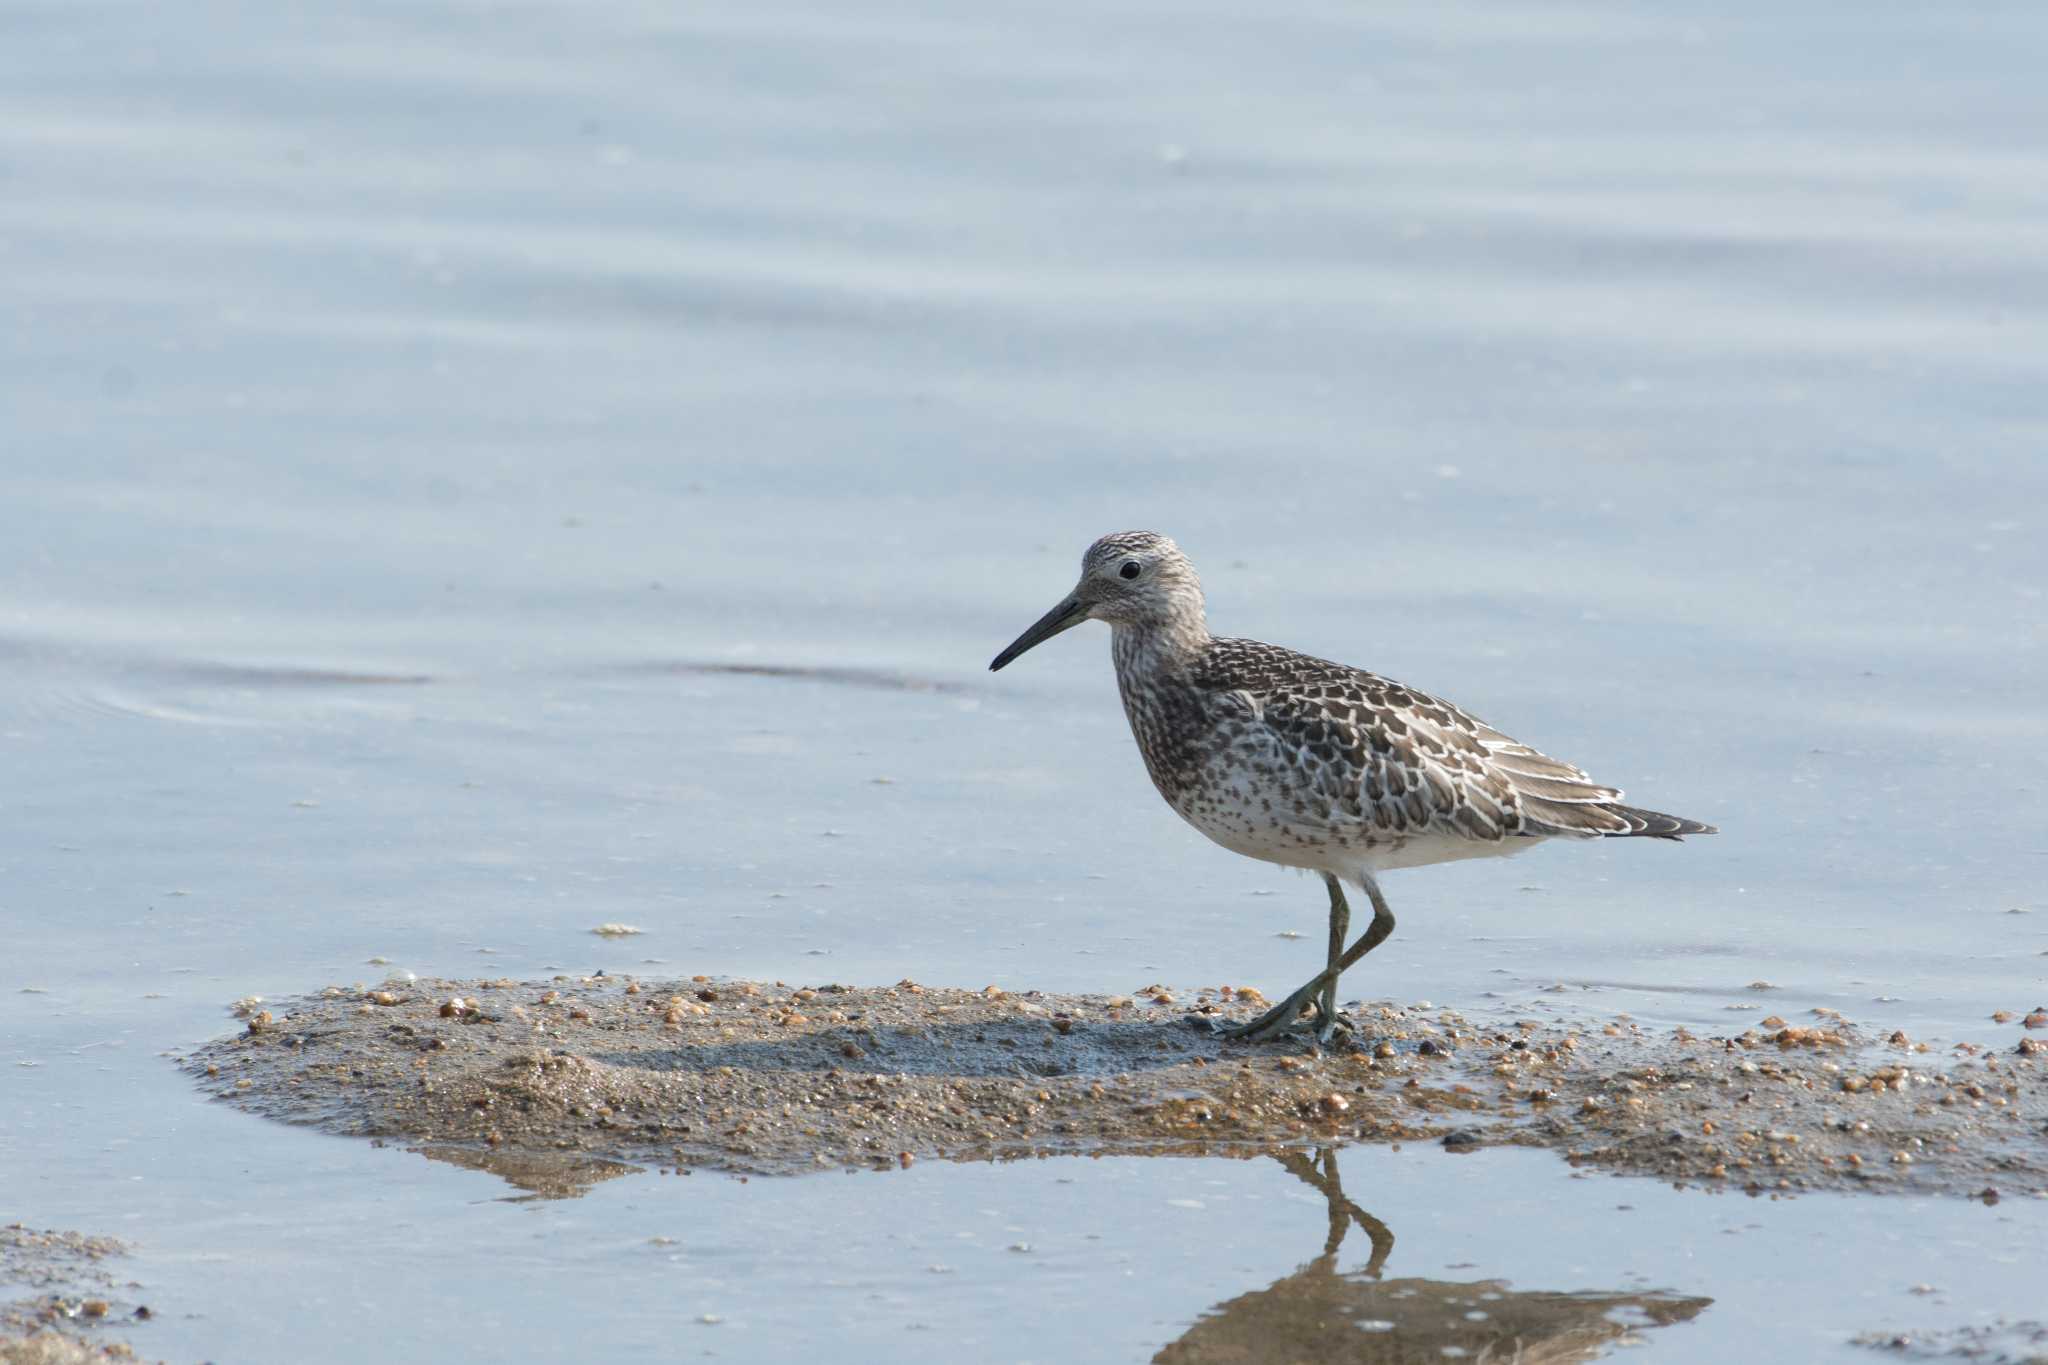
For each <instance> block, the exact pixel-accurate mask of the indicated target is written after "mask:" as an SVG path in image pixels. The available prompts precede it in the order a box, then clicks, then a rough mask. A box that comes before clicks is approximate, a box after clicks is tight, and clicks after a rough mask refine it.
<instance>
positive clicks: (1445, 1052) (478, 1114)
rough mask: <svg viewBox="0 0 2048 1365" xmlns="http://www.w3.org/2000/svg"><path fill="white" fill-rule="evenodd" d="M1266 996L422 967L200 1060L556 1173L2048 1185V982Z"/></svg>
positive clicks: (293, 1105)
mask: <svg viewBox="0 0 2048 1365" xmlns="http://www.w3.org/2000/svg"><path fill="white" fill-rule="evenodd" d="M1265 1004H1266V1002H1265V1000H1264V999H1263V998H1262V997H1261V996H1260V995H1259V994H1258V992H1256V991H1252V990H1241V989H1235V988H1232V987H1228V986H1219V987H1212V988H1207V989H1196V990H1178V991H1176V990H1170V989H1168V988H1165V987H1161V986H1154V987H1151V988H1148V989H1147V990H1145V991H1142V992H1137V993H1134V994H1132V995H1129V996H1101V995H1056V994H1050V993H1042V992H1037V991H1026V992H1021V993H1019V992H1007V991H1003V990H999V989H997V988H994V987H989V988H987V989H985V990H981V991H972V990H957V989H943V988H938V987H931V986H923V985H919V984H917V983H915V982H911V981H903V982H900V983H898V984H896V985H894V986H887V987H847V986H841V985H835V984H823V985H816V986H792V985H789V984H786V983H782V982H773V983H768V982H753V981H733V980H724V979H714V978H710V977H693V978H688V979H680V980H653V979H648V980H639V979H630V978H626V977H617V976H583V977H566V976H565V977H557V978H554V979H552V980H547V981H513V980H490V981H448V980H433V981H428V980H419V981H413V982H402V983H401V982H393V983H387V984H385V985H383V986H379V987H374V988H362V987H340V986H335V987H329V988H327V989H325V990H323V991H321V992H319V993H317V994H314V995H309V996H305V997H299V998H291V999H282V1000H276V1001H270V1002H261V1001H255V1000H251V1001H246V1002H244V1003H243V1004H242V1005H241V1006H240V1007H239V1009H238V1013H240V1014H241V1015H242V1016H243V1018H244V1021H245V1023H244V1027H243V1028H242V1030H241V1031H240V1032H239V1033H236V1034H233V1035H230V1036H226V1037H222V1038H220V1039H218V1040H216V1041H213V1042H211V1043H208V1044H207V1045H205V1046H203V1047H201V1048H199V1049H198V1050H196V1051H194V1052H193V1053H191V1054H189V1055H188V1056H187V1057H185V1058H184V1059H183V1065H184V1066H185V1067H186V1068H187V1069H188V1071H189V1072H190V1074H191V1075H192V1076H193V1077H194V1078H195V1079H196V1080H197V1081H198V1082H199V1083H200V1084H201V1085H202V1086H203V1087H204V1088H205V1089H206V1090H207V1091H208V1092H209V1093H211V1094H213V1095H215V1096H216V1097H218V1098H220V1099H222V1100H225V1101H227V1102H229V1103H232V1104H234V1105H236V1106H238V1107H241V1108H243V1109H246V1110H249V1111H251V1112H253V1113H257V1114H262V1115H265V1116H267V1117H270V1118H274V1119H279V1120H282V1121H285V1122H289V1123H295V1124H304V1125H309V1126H313V1127H317V1128H320V1129H322V1130H325V1131H328V1132H334V1133H343V1134H354V1135H359V1136H363V1137H370V1138H377V1139H382V1140H386V1141H393V1142H399V1143H403V1144H406V1145H409V1146H413V1147H416V1148H418V1149H420V1150H422V1151H424V1152H426V1153H427V1154H428V1155H431V1156H435V1157H437V1158H439V1159H443V1160H452V1161H456V1162H459V1163H461V1164H464V1165H470V1166H476V1167H480V1168H483V1169H487V1170H491V1171H495V1172H497V1173H498V1174H500V1175H502V1176H504V1177H505V1178H507V1179H508V1180H511V1181H512V1182H514V1183H515V1184H518V1185H520V1186H522V1187H524V1188H529V1189H533V1190H537V1191H542V1192H546V1193H553V1194H572V1193H575V1192H577V1191H578V1190H579V1189H581V1188H584V1187H587V1186H588V1185H589V1184H590V1183H592V1182H593V1181H596V1180H601V1179H604V1178H607V1177H609V1176H611V1175H616V1174H623V1173H625V1172H627V1171H630V1170H633V1169H636V1168H647V1167H654V1168H661V1169H665V1170H676V1171H688V1170H693V1169H700V1168H705V1169H712V1170H719V1171H727V1172H735V1173H742V1174H763V1175H768V1174H774V1175H784V1174H794V1173H798V1172H803V1171H808V1170H815V1169H819V1168H834V1169H837V1168H847V1167H874V1168H888V1167H892V1166H902V1165H907V1164H909V1163H911V1162H914V1161H920V1160H929V1159H945V1160H965V1161H988V1160H1010V1159H1015V1158H1021V1157H1030V1156H1048V1155H1056V1154H1080V1155H1088V1154H1148V1153H1149V1154H1162V1155H1167V1154H1183V1155H1231V1154H1249V1153H1253V1152H1260V1151H1268V1150H1272V1149H1274V1148H1280V1147H1289V1146H1302V1145H1305V1144H1311V1143H1313V1144H1317V1145H1324V1146H1327V1145H1332V1144H1343V1143H1351V1142H1419V1141H1426V1142H1434V1143H1438V1144H1441V1145H1442V1146H1443V1147H1444V1149H1445V1150H1446V1152H1447V1153H1453V1154H1454V1153H1457V1152H1461V1151H1469V1150H1473V1149H1476V1148H1478V1147H1482V1146H1489V1145H1497V1144H1518V1145H1525V1146H1537V1147H1545V1148H1550V1149H1552V1150H1555V1151H1557V1152H1559V1153H1561V1154H1563V1155H1564V1156H1565V1157H1566V1158H1568V1159H1569V1160H1571V1161H1573V1162H1574V1163H1579V1164H1587V1165H1592V1166H1597V1167H1602V1168H1605V1169H1609V1170H1613V1171H1616V1172H1621V1173H1627V1174H1644V1175H1655V1176H1659V1177H1663V1178H1666V1179H1670V1180H1674V1181H1680V1182H1685V1183H1691V1184H1698V1185H1703V1186H1726V1187H1730V1188H1738V1189H1744V1190H1749V1191H1751V1192H1779V1191H1796V1190H1813V1189H1837V1190H1863V1191H1870V1192H1878V1193H1886V1192H1902V1191H1911V1192H1916V1193H1923V1194H1924V1193H1939V1194H1944V1195H1955V1196H1967V1197H1975V1198H1983V1199H1988V1200H1996V1199H1999V1198H2003V1197H2009V1196H2014V1195H2048V1044H2044V1042H2043V1041H2042V1040H2041V1035H2040V1033H2039V1032H2038V1031H2037V1030H2038V1027H2039V1025H2041V1024H2043V1023H2048V1018H2044V1016H2042V1015H2041V1013H2040V1012H2038V1011H2036V1012H2034V1013H2033V1014H2028V1015H2024V1017H2022V1014H2021V1012H2017V1011H2015V1012H2011V1013H2010V1015H2009V1018H2008V1022H2009V1023H2010V1024H2011V1029H2010V1039H2009V1040H2008V1041H2000V1042H1998V1043H1996V1044H1984V1043H1969V1042H1960V1043H1954V1044H1949V1045H1944V1044H1941V1043H1938V1042H1935V1041H1931V1040H1915V1039H1911V1038H1908V1037H1906V1036H1905V1035H1904V1034H1903V1033H1898V1032H1893V1033H1890V1034H1885V1035H1878V1034H1876V1033H1871V1032H1866V1031H1864V1030H1861V1029H1859V1028H1858V1027H1857V1026H1856V1024H1855V1023H1854V1022H1853V1021H1851V1020H1848V1019H1846V1018H1843V1017H1842V1016H1841V1015H1839V1014H1837V1013H1835V1012H1834V1011H1831V1010H1825V1009H1822V1010H1814V1011H1808V1012H1805V1013H1804V1014H1803V1015H1799V1016H1797V1017H1795V1016H1794V1013H1793V1011H1791V1010H1789V1009H1786V1010H1781V1011H1779V1013H1777V1014H1773V1015H1771V1016H1769V1017H1767V1018H1765V1019H1764V1020H1763V1021H1761V1023H1760V1024H1759V1025H1758V1026H1755V1027H1750V1028H1745V1029H1744V1030H1742V1031H1741V1032H1739V1033H1734V1034H1729V1035H1725V1036H1706V1035H1704V1034H1701V1033H1696V1032H1692V1031H1688V1030H1686V1029H1683V1028H1678V1029H1657V1030H1652V1029H1646V1028H1644V1027H1641V1026H1639V1025H1638V1024H1636V1023H1635V1022H1634V1021H1632V1020H1630V1019H1628V1018H1627V1017H1625V1016H1623V1017H1618V1018H1610V1019H1600V1018H1597V1017H1584V1018H1574V1017H1570V1016H1569V1015H1561V1016H1553V1017H1548V1018H1530V1017H1526V1016H1523V1017H1516V1016H1513V1015H1510V1014H1505V1013H1504V1014H1501V1015H1499V1016H1489V1015H1485V1014H1481V1013H1473V1012H1462V1011H1454V1010H1447V1009H1437V1008H1433V1007H1423V1006H1416V1005H1399V1004H1394V1003H1368V1004H1362V1005H1358V1006H1355V1007H1354V1008H1353V1018H1354V1019H1355V1021H1356V1024H1357V1027H1356V1029H1355V1030H1354V1032H1353V1033H1351V1034H1350V1035H1348V1036H1346V1037H1344V1038H1342V1039H1340V1041H1339V1043H1338V1045H1337V1046H1334V1047H1332V1048H1329V1049H1323V1050H1317V1049H1314V1048H1312V1047H1310V1046H1309V1045H1307V1044H1306V1043H1305V1042H1302V1041H1282V1042H1278V1043H1271V1044H1264V1045H1257V1046H1248V1045H1244V1044H1240V1043H1235V1042H1230V1041H1226V1040H1224V1039H1222V1038H1220V1037H1218V1036H1217V1035H1216V1033H1215V1031H1214V1029H1215V1025H1216V1024H1218V1023H1221V1022H1224V1021H1229V1020H1236V1019H1242V1018H1248V1017H1251V1016H1252V1015H1253V1014H1255V1013H1256V1012H1257V1011H1258V1010H1259V1009H1261V1008H1263V1007H1264V1006H1265ZM2001 1013H2005V1012H2001ZM2030 1025H2031V1026H2033V1027H2029V1026H2030Z"/></svg>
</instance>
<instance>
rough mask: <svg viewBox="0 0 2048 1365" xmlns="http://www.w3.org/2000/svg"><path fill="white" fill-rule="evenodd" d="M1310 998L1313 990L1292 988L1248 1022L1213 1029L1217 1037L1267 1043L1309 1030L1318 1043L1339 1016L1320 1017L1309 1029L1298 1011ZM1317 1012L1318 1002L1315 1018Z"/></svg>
mask: <svg viewBox="0 0 2048 1365" xmlns="http://www.w3.org/2000/svg"><path fill="white" fill-rule="evenodd" d="M1314 999H1315V992H1314V991H1309V990H1299V991H1296V992H1295V993H1294V994H1292V995H1290V996H1288V997H1287V998H1286V999H1285V1000H1282V1001H1281V1002H1280V1003H1279V1004H1277V1005H1275V1006H1273V1008H1271V1009H1269V1010H1267V1011H1266V1012H1265V1013H1264V1014H1262V1015H1260V1016H1259V1017H1258V1018H1256V1019H1254V1020H1252V1021H1250V1022H1249V1023H1244V1024H1219V1025H1217V1028H1216V1032H1217V1034H1218V1036H1220V1037H1224V1038H1233V1039H1236V1040H1237V1041H1239V1042H1244V1043H1270V1042H1272V1041H1273V1040H1274V1039H1275V1038H1282V1037H1285V1036H1287V1035H1288V1034H1291V1033H1299V1032H1304V1031H1310V1032H1311V1036H1313V1037H1314V1038H1315V1040H1316V1041H1317V1042H1318V1043H1327V1042H1328V1041H1329V1040H1330V1038H1331V1037H1332V1036H1334V1035H1335V1033H1336V1030H1337V1029H1338V1028H1339V1027H1340V1024H1339V1022H1338V1021H1339V1020H1341V1019H1342V1018H1343V1016H1341V1015H1338V1016H1336V1017H1335V1018H1331V1019H1323V1020H1321V1022H1320V1023H1319V1024H1317V1025H1316V1026H1315V1027H1314V1028H1313V1029H1312V1030H1311V1021H1310V1020H1307V1019H1303V1018H1302V1017H1301V1011H1302V1007H1303V1006H1304V1005H1307V1004H1310V1003H1311V1002H1312V1001H1314ZM1321 1014H1322V1007H1321V1005H1320V1004H1318V1005H1317V1008H1316V1016H1315V1017H1320V1015H1321ZM1341 1026H1343V1027H1348V1025H1341Z"/></svg>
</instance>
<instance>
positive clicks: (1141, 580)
mask: <svg viewBox="0 0 2048 1365" xmlns="http://www.w3.org/2000/svg"><path fill="white" fill-rule="evenodd" d="M1091 620H1092V621H1106V622H1108V623H1109V628H1110V654H1111V657H1112V658H1113V659H1114V660H1115V661H1116V684H1117V691H1118V692H1119V693H1121V694H1122V696H1123V702H1124V714H1125V715H1126V716H1127V717H1128V718H1129V719H1130V722H1131V733H1132V735H1133V736H1134V737H1135V738H1136V739H1137V741H1138V751H1139V753H1141V754H1142V755H1143V756H1144V759H1145V771H1146V772H1148V773H1149V774H1151V777H1152V785H1154V786H1155V787H1157V788H1158V789H1159V794H1160V795H1161V796H1163V797H1165V798H1166V803H1167V804H1168V805H1170V806H1172V807H1173V809H1174V810H1175V811H1176V812H1178V813H1179V815H1180V816H1181V818H1182V819H1184V820H1186V821H1187V822H1188V823H1189V824H1191V825H1193V826H1194V827H1195V828H1196V829H1198V830H1200V831H1201V832H1202V833H1203V834H1206V835H1207V836H1208V837H1209V838H1211V839H1213V840H1214V841H1215V842H1217V843H1219V844H1221V845H1223V847H1225V848H1227V849H1229V850H1230V851H1231V852H1233V853H1242V854H1244V855H1245V856H1246V857H1248V858H1258V859H1262V860H1263V861H1265V862H1269V863H1279V864H1281V865H1283V866H1286V867H1298V868H1303V869H1306V870H1308V871H1311V872H1315V873H1317V874H1319V875H1320V876H1321V877H1322V879H1323V882H1324V884H1325V885H1326V886H1327V887H1328V888H1329V892H1330V951H1329V958H1328V962H1327V964H1326V965H1325V966H1324V967H1323V969H1322V971H1320V972H1318V973H1316V975H1314V976H1312V977H1310V978H1309V979H1308V981H1307V982H1306V983H1304V984H1303V985H1302V987H1301V988H1300V989H1299V990H1297V991H1295V992H1294V993H1293V994H1292V995H1289V996H1288V997H1287V998H1286V999H1285V1000H1282V1001H1281V1002H1280V1003H1279V1004H1277V1005H1275V1006H1274V1007H1273V1008H1272V1009H1270V1010H1268V1011H1266V1012H1265V1013H1264V1014H1262V1015H1260V1016H1259V1017H1258V1018H1256V1019H1254V1020H1252V1021H1251V1022H1249V1023H1246V1024H1238V1025H1232V1026H1229V1027H1226V1028H1224V1029H1223V1030H1222V1032H1223V1033H1225V1034H1226V1035H1227V1036H1231V1037H1237V1038H1243V1039H1245V1040H1247V1041H1251V1042H1258V1041H1263V1040H1266V1039H1270V1038H1275V1037H1278V1036H1280V1035H1281V1034H1283V1033H1287V1032H1289V1031H1291V1030H1293V1029H1295V1028H1297V1027H1298V1026H1299V1022H1300V1016H1301V1014H1302V1011H1303V1009H1304V1008H1305V1007H1307V1006H1308V1005H1310V1004H1311V1003H1313V1004H1314V1005H1315V1009H1316V1021H1317V1022H1316V1027H1315V1030H1314V1036H1315V1038H1316V1040H1317V1041H1318V1042H1322V1043H1327V1042H1329V1041H1330V1039H1331V1037H1332V1036H1334V1034H1335V1032H1336V1030H1337V1029H1338V1027H1339V1026H1340V1022H1341V1021H1340V1018H1339V1015H1338V1013H1337V979H1338V978H1339V977H1340V976H1342V975H1343V973H1344V971H1345V969H1346V968H1348V967H1350V966H1351V965H1352V964H1353V963H1355V962H1357V961H1358V959H1360V958H1362V957H1364V956H1365V955H1366V954H1367V953H1369V952H1371V951H1372V950H1373V949H1374V948H1377V947H1378V946H1379V945H1380V944H1382V943H1384V942H1385V941H1386V939H1387V936H1388V935H1389V934H1391V933H1393V932H1394V912H1393V911H1391V910H1389V909H1388V908H1387V899H1386V897H1385V896H1384V895H1383V894H1381V892H1380V885H1379V874H1380V873H1382V872H1389V871H1392V870H1394V869H1396V868H1404V867H1424V866H1427V865H1429V864H1431V863H1443V862H1451V861H1453V860H1455V859H1459V858H1488V857H1499V856H1503V855H1506V854H1512V853H1519V852H1521V851H1522V850H1523V849H1526V848H1531V847H1533V846H1534V845H1536V844H1539V843H1541V842H1543V841H1544V840H1546V839H1599V838H1610V839H1627V838H1644V837H1647V838H1652V839H1672V840H1676V839H1678V838H1679V836H1681V835H1685V834H1712V833H1714V832H1715V830H1714V827H1713V826H1712V825H1704V824H1701V823H1700V822H1699V821H1697V820H1687V819H1684V818H1682V817H1680V816H1676V815H1664V814H1661V813H1660V812H1657V811H1652V810H1640V809H1638V808H1636V807H1634V806H1626V805H1623V804H1622V803H1621V792H1620V790H1619V789H1618V788H1615V787H1603V786H1601V785H1599V784H1598V783H1596V782H1594V781H1593V779H1592V778H1590V777H1588V776H1587V775H1586V774H1585V773H1584V772H1582V771H1580V770H1579V769H1578V768H1575V767H1573V766H1572V765H1571V764H1569V763H1565V762H1563V761H1561V760H1559V759H1555V758H1551V757H1549V756H1548V755H1546V754H1544V753H1541V752H1539V751H1538V750H1536V749H1532V748H1530V747H1529V746H1528V745H1526V744H1522V743H1520V742H1518V741H1516V740H1513V739H1510V738H1509V737H1508V736H1506V735H1504V734H1502V733H1501V732H1500V731H1498V730H1496V729H1494V728H1493V727H1492V726H1491V725H1488V724H1486V723H1485V722H1484V721H1481V720H1479V719H1477V718H1476V717H1474V716H1472V715H1470V714H1468V713H1467V712H1465V711H1462V710H1460V709H1459V708H1458V707H1456V706H1453V705H1452V704H1451V703H1449V702H1447V701H1442V700H1440V699H1438V698H1436V697H1432V696H1430V695H1428V694H1427V693H1424V692H1419V691H1417V690H1416V689H1414V688H1412V687H1406V686H1403V685H1402V684H1400V683H1397V682H1394V681H1393V680H1392V679H1389V678H1382V677H1380V676H1378V675H1377V674H1374V673H1368V672H1366V671H1365V670H1363V669H1358V668H1351V667H1348V666H1346V665H1344V664H1339V663H1332V662H1330V661H1329V660H1327V659H1317V658H1313V657H1311V656H1310V655H1307V654H1298V653H1296V652H1295V651H1294V650H1291V649H1284V648H1282V647H1281V646H1279V645H1269V644H1263V643H1261V642H1259V641H1257V640H1234V639H1229V638H1225V637H1220V636H1215V635H1211V634H1210V633H1209V626H1208V619H1207V612H1206V606H1205V602H1204V599H1203V596H1202V584H1201V580H1200V579H1198V578H1197V577H1196V576H1195V568H1194V565H1192V564H1190V563H1189V562H1188V558H1187V556H1186V555H1184V554H1182V553H1181V552H1180V547H1179V546H1177V545H1175V544H1174V543H1173V542H1172V541H1171V540H1168V539H1167V538H1166V537H1165V536H1162V535H1158V534H1156V533H1154V532H1151V531H1124V532H1120V533H1118V534H1115V535H1107V536H1104V537H1103V538H1102V539H1100V540H1098V541H1096V542H1095V543H1094V544H1093V545H1091V546H1089V547H1088V553H1087V554H1085V555H1083V556H1082V558H1081V581H1080V582H1079V583H1077V584H1075V585H1074V590H1073V591H1072V592H1070V593H1068V594H1067V596H1066V597H1065V598H1064V599H1062V600H1061V602H1060V604H1059V605H1058V606H1056V607H1054V608H1053V609H1052V610H1051V611H1049V612H1047V613H1046V614H1045V615H1044V616H1042V617H1040V618H1039V619H1038V621H1037V622H1036V623H1035V624H1034V625H1033V626H1032V627H1031V628H1030V629H1029V630H1027V631H1025V632H1024V633H1023V634H1022V635H1019V636H1018V637H1017V638H1016V640H1015V641H1013V642H1012V643H1011V645H1010V647H1009V648H1008V649H1005V650H1004V651H1003V652H1002V653H1000V654H998V655H996V657H995V659H994V660H993V661H992V662H991V663H990V664H989V668H990V669H991V670H994V669H999V668H1001V667H1003V666H1004V665H1005V664H1007V663H1009V662H1011V661H1012V660H1013V659H1015V658H1016V657H1017V656H1018V655H1020V654H1022V653H1024V652H1025V651H1026V650H1028V649H1031V648H1033V647H1034V646H1036V645H1041V644H1044V643H1045V642H1046V641H1047V640H1050V639H1051V638H1052V637H1053V636H1055V635H1058V634H1059V633H1060V632H1061V631H1064V630H1070V629H1072V628H1073V627H1075V626H1078V625H1080V624H1081V623H1082V622H1083V621H1091ZM1346 882H1350V883H1351V884H1353V885H1354V886H1357V887H1358V888H1360V889H1361V890H1363V891H1364V892H1365V894H1366V896H1367V897H1368V898H1369V899H1370V900H1371V901H1372V923H1371V924H1370V925H1368V926H1367V927H1366V930H1365V932H1364V933H1363V934H1361V935H1359V937H1358V941H1357V942H1355V943H1353V944H1351V945H1350V946H1349V947H1348V948H1347V947H1346V946H1345V942H1344V940H1345V936H1346V935H1347V934H1348V933H1349V932H1350V926H1351V906H1350V904H1349V902H1347V901H1346V900H1345V899H1344V883H1346Z"/></svg>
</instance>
